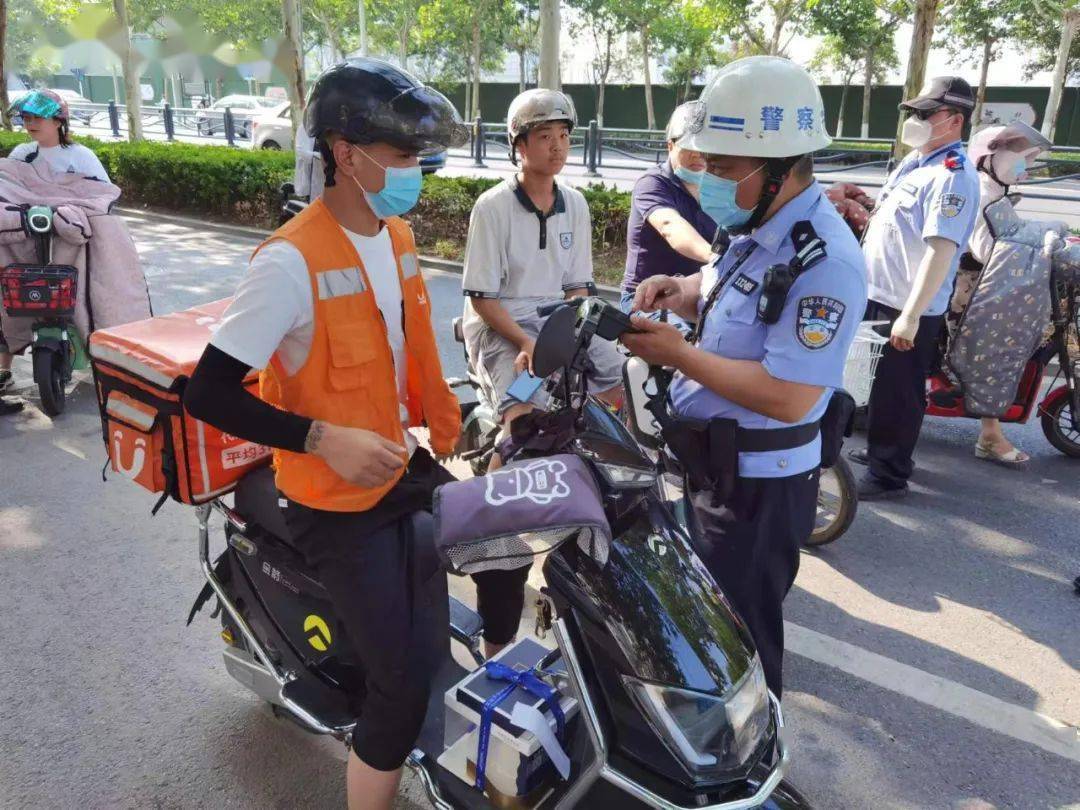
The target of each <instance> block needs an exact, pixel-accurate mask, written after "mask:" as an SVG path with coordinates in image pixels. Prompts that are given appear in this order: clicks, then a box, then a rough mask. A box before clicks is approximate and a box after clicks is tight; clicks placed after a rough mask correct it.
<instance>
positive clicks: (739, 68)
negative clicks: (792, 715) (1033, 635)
mask: <svg viewBox="0 0 1080 810" xmlns="http://www.w3.org/2000/svg"><path fill="white" fill-rule="evenodd" d="M830 143H831V138H830V137H829V135H828V133H827V132H826V131H825V126H824V121H823V106H822V101H821V94H820V93H819V91H818V88H817V84H816V83H815V82H814V81H813V79H811V77H810V76H809V74H807V73H806V71H804V70H803V69H802V68H800V67H799V66H797V65H795V64H794V63H793V62H791V61H789V60H787V59H781V58H778V57H771V56H757V57H751V58H748V59H740V60H738V61H736V62H732V63H731V64H729V65H727V66H726V67H725V68H723V69H722V70H721V71H720V72H719V73H718V74H717V75H716V77H715V78H714V79H713V80H712V81H711V82H710V83H709V84H708V86H707V87H706V88H705V90H704V91H703V93H702V96H701V100H700V102H699V108H698V110H697V113H696V115H695V120H694V121H692V122H691V123H689V125H688V128H687V134H686V135H684V136H683V139H682V141H681V142H680V145H682V146H685V147H686V148H688V149H694V150H697V151H700V152H703V153H705V155H706V162H707V165H708V172H707V173H706V174H705V175H704V177H703V178H702V184H701V203H702V207H703V208H704V209H705V212H706V213H708V214H709V216H711V217H712V218H713V219H714V220H715V221H716V222H717V224H718V225H719V226H720V227H721V228H726V229H727V230H728V232H729V234H731V236H732V239H731V242H730V246H729V247H728V249H727V251H726V252H725V253H724V254H723V255H722V256H718V257H717V258H716V259H714V260H713V262H711V263H710V264H709V265H707V266H705V267H704V268H703V269H702V270H701V272H699V273H696V274H694V275H692V276H687V277H685V278H677V277H670V276H654V277H652V278H649V279H646V280H645V281H644V282H642V283H641V284H640V285H639V286H638V289H637V294H636V296H635V300H634V306H635V308H636V309H639V310H641V311H643V312H650V311H653V310H656V309H659V308H668V309H671V310H673V311H674V312H675V313H676V314H677V315H679V316H680V317H682V318H685V319H687V320H691V321H696V322H697V327H696V329H695V332H694V335H693V336H692V340H693V342H692V343H691V342H687V341H686V340H684V339H683V336H682V335H681V334H680V333H679V332H678V331H677V330H676V329H675V327H673V326H671V325H670V324H666V323H657V322H655V321H651V320H648V319H647V318H644V317H641V316H637V315H635V316H634V324H635V326H636V327H637V329H639V330H641V331H640V333H638V334H627V335H625V336H624V338H623V341H624V343H625V344H626V346H627V347H628V348H629V349H630V351H631V352H632V353H634V354H635V355H638V356H640V357H642V358H644V359H645V360H647V361H648V362H649V363H650V364H653V365H662V366H668V367H671V368H674V369H675V373H674V377H673V380H672V382H671V385H670V388H669V389H668V393H667V395H668V397H669V399H670V401H669V409H670V415H671V419H670V421H671V425H670V427H671V430H670V431H669V430H668V429H667V428H665V438H667V437H668V436H671V437H672V438H675V439H677V440H679V441H676V442H675V443H676V444H679V445H680V446H682V447H684V448H685V447H687V445H689V447H691V448H692V447H694V446H696V445H704V446H705V447H706V451H705V452H704V454H703V459H704V464H705V467H706V468H707V469H704V470H699V471H698V473H697V474H694V473H693V472H692V471H691V469H690V468H692V467H693V466H694V464H693V463H690V464H686V463H684V464H683V467H684V469H685V470H686V472H687V478H688V493H689V496H690V501H691V503H692V505H693V514H694V518H695V520H696V522H697V524H698V526H697V528H698V531H697V532H696V539H695V542H696V543H698V544H699V549H698V550H699V553H700V554H701V556H702V558H703V559H704V561H705V564H706V565H707V566H708V568H709V571H710V572H711V573H712V575H713V577H715V578H716V580H717V582H718V583H719V584H720V585H721V586H722V588H723V590H724V593H725V594H726V595H727V596H728V598H729V599H730V600H731V602H732V603H733V605H734V606H735V608H736V609H737V611H738V613H739V615H740V616H741V617H742V619H743V620H744V621H745V622H746V624H747V626H748V628H749V630H750V633H751V635H752V636H753V639H754V642H755V645H756V647H757V650H758V653H759V655H760V656H761V661H762V665H763V667H764V670H765V677H766V679H767V681H768V684H769V688H770V689H771V690H772V691H773V692H774V693H775V694H777V695H779V694H780V691H781V674H782V661H783V649H784V632H783V615H782V611H781V604H782V602H783V599H784V597H785V596H786V594H787V592H788V590H789V589H790V588H791V585H792V583H793V582H794V580H795V574H796V572H797V571H798V567H799V547H800V545H801V543H802V542H803V541H804V540H805V539H806V538H807V537H808V536H809V535H810V532H811V531H812V529H813V525H814V517H815V514H816V503H817V490H818V468H819V465H820V463H821V454H822V446H821V435H820V429H819V428H820V425H821V421H822V418H823V416H825V414H826V409H827V407H828V405H829V402H830V399H831V397H832V394H833V390H834V389H836V388H839V387H840V386H841V384H842V380H843V369H844V360H845V357H846V355H847V351H848V348H849V347H850V345H851V342H852V340H853V339H854V336H855V332H856V330H857V329H858V325H859V319H860V316H861V315H862V312H863V309H864V307H865V305H866V281H865V271H864V268H863V260H862V255H861V253H860V251H859V245H858V243H857V242H856V240H855V237H854V235H853V234H852V232H851V229H850V228H848V226H847V225H846V224H845V223H844V221H843V219H842V218H841V217H840V215H839V214H838V213H837V212H836V210H835V208H834V207H833V205H832V204H831V203H830V202H829V201H828V200H827V199H826V198H825V196H824V194H823V192H822V190H821V188H820V187H819V186H818V184H817V183H816V182H815V181H814V177H813V159H812V156H811V153H812V152H814V151H815V150H818V149H822V148H824V147H826V146H828V145H829V144H830ZM683 429H685V430H688V431H690V432H691V433H695V432H696V436H697V438H696V440H695V439H693V438H691V440H690V441H689V442H686V441H682V440H681V436H682V433H681V431H683ZM669 446H671V443H670V442H669ZM673 449H675V452H676V455H677V456H678V455H679V451H678V449H676V448H673ZM687 455H689V454H687ZM679 460H680V461H690V459H689V458H688V459H684V458H682V457H681V456H680V458H679Z"/></svg>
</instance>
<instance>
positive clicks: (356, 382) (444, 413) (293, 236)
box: [256, 198, 461, 512]
mask: <svg viewBox="0 0 1080 810" xmlns="http://www.w3.org/2000/svg"><path fill="white" fill-rule="evenodd" d="M384 226H385V227H386V228H387V229H388V230H389V231H390V240H391V242H392V243H393V248H394V256H395V258H396V259H397V271H398V278H399V279H400V281H401V293H402V300H403V310H404V323H403V325H404V329H405V355H406V360H407V363H408V370H407V379H408V399H407V402H406V405H407V407H408V411H409V424H410V426H414V427H415V426H419V425H421V424H426V425H427V426H428V428H429V430H430V433H431V446H432V448H434V450H435V451H436V452H438V453H449V452H451V451H452V450H453V449H454V446H455V444H456V443H457V439H458V433H459V431H460V429H461V412H460V408H459V406H458V400H457V397H455V396H454V394H453V392H452V391H451V390H450V388H449V386H448V385H447V384H446V380H445V379H444V378H443V373H442V365H441V363H440V362H439V351H438V348H437V345H436V343H435V333H434V331H433V329H432V325H431V303H430V301H429V299H428V294H427V288H426V287H425V286H424V279H423V278H422V277H421V275H420V269H419V266H418V264H417V259H416V245H415V243H414V242H413V236H412V230H411V229H410V228H409V226H408V225H407V224H406V223H405V222H404V221H403V220H401V219H399V218H397V217H393V218H391V219H388V220H386V221H385V222H384ZM278 239H282V240H285V241H287V242H290V243H291V244H292V245H294V246H295V247H296V248H297V250H299V251H300V253H301V254H302V255H303V256H304V259H305V260H306V261H307V267H308V274H309V276H310V278H311V297H312V301H313V302H314V305H315V318H314V330H313V332H314V333H313V336H312V343H311V352H310V354H309V355H308V358H307V362H305V363H304V365H303V367H302V368H300V369H299V370H298V371H297V372H296V373H295V374H292V375H290V374H287V373H286V372H285V370H284V368H283V367H282V365H281V361H280V359H279V358H278V356H277V355H276V354H275V355H274V357H273V358H271V360H270V365H269V366H268V367H267V368H266V369H264V370H263V372H262V375H261V377H260V381H259V383H260V396H261V397H262V399H263V400H265V401H266V402H269V403H270V404H272V405H276V406H277V407H279V408H282V409H284V410H286V411H291V412H292V413H297V414H300V415H302V416H306V417H309V418H311V419H318V420H322V421H324V422H329V423H331V424H334V425H342V426H345V427H357V428H364V429H366V430H371V431H374V432H376V433H379V434H380V435H382V436H385V437H386V438H387V439H390V440H391V441H394V442H397V443H398V444H400V445H401V446H402V447H404V446H405V440H404V436H403V429H402V424H401V417H400V410H399V397H398V390H397V378H396V375H395V373H394V359H393V354H392V352H391V349H390V343H389V341H388V340H387V337H386V327H385V325H384V324H383V320H382V315H381V313H380V312H379V308H378V306H377V304H376V302H375V294H374V292H373V291H372V286H371V281H370V280H369V278H368V275H367V271H366V270H365V269H364V264H363V262H361V261H360V257H359V256H358V255H357V252H356V249H355V248H354V247H353V244H352V242H351V241H349V237H348V236H347V235H346V234H345V232H344V231H343V230H342V229H341V226H340V225H338V223H337V220H335V219H334V217H333V215H332V214H331V213H330V211H329V210H328V209H327V207H326V205H325V204H324V203H323V201H322V199H321V198H319V199H316V200H315V202H313V203H312V204H311V205H309V206H308V207H307V209H306V210H304V211H303V212H302V213H301V214H299V215H297V216H296V217H294V218H293V219H291V220H290V221H289V222H287V223H286V224H285V225H283V226H282V227H280V228H278V230H276V231H275V232H274V233H273V234H271V235H270V238H269V239H267V240H266V242H263V245H266V244H268V243H269V242H272V241H275V240H278ZM263 245H260V246H259V248H258V249H256V253H257V252H258V250H260V249H261V248H262V247H263ZM274 469H275V471H276V475H277V487H278V489H280V490H281V491H282V492H283V493H285V495H286V496H288V497H289V498H291V499H292V500H294V501H297V502H298V503H302V504H304V505H305V506H308V507H311V508H312V509H325V510H327V511H331V512H363V511H365V510H367V509H370V508H372V507H373V506H375V504H377V503H378V502H379V500H380V499H381V498H382V497H383V496H384V495H385V494H386V493H387V492H388V491H389V490H390V489H391V488H392V487H393V486H394V484H396V483H397V481H398V480H399V479H400V478H401V475H402V474H403V472H404V470H403V469H402V470H401V471H399V472H398V474H397V475H396V476H395V477H394V479H393V480H391V481H388V482H387V483H385V484H383V485H382V486H380V487H376V488H374V489H365V488H363V487H359V486H356V485H355V484H350V483H348V482H347V481H345V480H344V479H343V478H341V477H340V476H339V475H338V474H337V473H335V472H334V471H333V470H332V469H330V467H329V466H327V464H326V462H324V461H323V460H322V459H321V458H319V457H318V456H315V455H311V454H308V453H292V452H288V451H285V450H275V451H274Z"/></svg>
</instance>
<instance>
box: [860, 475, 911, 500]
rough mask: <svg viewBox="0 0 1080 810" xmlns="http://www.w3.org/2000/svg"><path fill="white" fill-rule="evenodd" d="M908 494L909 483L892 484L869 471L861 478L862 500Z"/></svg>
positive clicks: (886, 498) (900, 496)
mask: <svg viewBox="0 0 1080 810" xmlns="http://www.w3.org/2000/svg"><path fill="white" fill-rule="evenodd" d="M907 494H908V485H907V484H906V483H905V484H901V485H900V486H890V485H889V484H886V483H884V482H883V481H882V480H881V479H879V478H875V477H874V476H872V475H870V474H869V473H868V474H866V475H864V476H863V477H862V478H861V479H859V500H860V501H885V500H889V499H891V498H903V497H904V496H905V495H907Z"/></svg>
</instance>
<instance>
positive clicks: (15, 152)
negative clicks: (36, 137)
mask: <svg viewBox="0 0 1080 810" xmlns="http://www.w3.org/2000/svg"><path fill="white" fill-rule="evenodd" d="M33 152H37V153H38V156H37V157H36V158H34V160H35V161H37V160H44V161H45V163H46V165H48V167H49V168H50V169H52V170H53V171H54V172H55V173H56V174H68V173H71V174H81V175H85V176H86V177H93V178H95V179H97V180H104V181H105V182H106V183H108V182H110V180H109V175H108V174H106V172H105V167H104V166H102V165H101V161H100V160H98V156H97V155H95V154H94V153H93V152H92V151H91V150H89V149H87V148H86V147H85V146H83V145H82V144H81V143H73V144H71V145H70V146H38V145H37V144H36V143H33V142H30V143H20V144H19V145H18V146H16V147H15V148H14V149H12V150H11V153H10V154H9V155H8V157H9V158H11V159H12V160H21V161H24V162H25V161H26V158H27V156H28V155H30V154H32V153H33Z"/></svg>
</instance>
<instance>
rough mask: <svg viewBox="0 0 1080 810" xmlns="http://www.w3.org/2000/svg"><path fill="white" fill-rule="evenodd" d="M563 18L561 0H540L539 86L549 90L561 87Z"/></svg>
mask: <svg viewBox="0 0 1080 810" xmlns="http://www.w3.org/2000/svg"><path fill="white" fill-rule="evenodd" d="M561 30H562V20H561V18H560V16H559V0H540V75H539V77H538V78H537V82H536V84H537V86H538V87H545V88H547V89H549V90H558V89H560V88H561V86H562V85H561V83H560V81H559V35H560V32H561Z"/></svg>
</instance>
